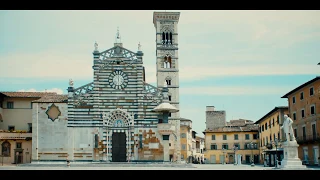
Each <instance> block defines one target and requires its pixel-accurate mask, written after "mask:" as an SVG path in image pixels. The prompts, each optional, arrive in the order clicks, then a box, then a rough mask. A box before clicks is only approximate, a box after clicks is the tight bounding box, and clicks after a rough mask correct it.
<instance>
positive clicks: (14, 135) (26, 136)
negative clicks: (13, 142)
mask: <svg viewBox="0 0 320 180" xmlns="http://www.w3.org/2000/svg"><path fill="white" fill-rule="evenodd" d="M31 138H32V133H26V132H0V139H1V140H10V139H22V140H30V139H31Z"/></svg>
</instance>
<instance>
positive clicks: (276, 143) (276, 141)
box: [274, 138, 278, 169]
mask: <svg viewBox="0 0 320 180" xmlns="http://www.w3.org/2000/svg"><path fill="white" fill-rule="evenodd" d="M274 145H275V146H276V166H275V168H276V169H278V138H274Z"/></svg>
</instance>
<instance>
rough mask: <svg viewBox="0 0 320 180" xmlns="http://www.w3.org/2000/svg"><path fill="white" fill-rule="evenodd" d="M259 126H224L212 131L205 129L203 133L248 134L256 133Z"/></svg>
mask: <svg viewBox="0 0 320 180" xmlns="http://www.w3.org/2000/svg"><path fill="white" fill-rule="evenodd" d="M258 130H259V126H258V125H255V124H247V125H245V126H224V127H219V128H214V129H206V130H205V131H204V132H249V131H258Z"/></svg>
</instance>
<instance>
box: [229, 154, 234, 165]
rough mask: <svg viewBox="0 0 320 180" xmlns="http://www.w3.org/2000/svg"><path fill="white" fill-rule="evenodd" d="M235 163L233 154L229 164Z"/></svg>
mask: <svg viewBox="0 0 320 180" xmlns="http://www.w3.org/2000/svg"><path fill="white" fill-rule="evenodd" d="M234 163H235V159H234V156H233V154H230V155H229V164H234Z"/></svg>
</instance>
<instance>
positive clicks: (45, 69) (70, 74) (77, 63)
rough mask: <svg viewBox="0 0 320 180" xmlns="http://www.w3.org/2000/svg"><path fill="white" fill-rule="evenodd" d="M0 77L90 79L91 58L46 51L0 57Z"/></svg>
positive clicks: (91, 72)
mask: <svg viewBox="0 0 320 180" xmlns="http://www.w3.org/2000/svg"><path fill="white" fill-rule="evenodd" d="M0 59H1V60H2V61H3V62H6V65H5V66H0V77H10V78H15V77H42V78H67V79H69V78H74V77H77V78H87V77H92V76H93V75H92V74H93V70H92V60H91V61H90V59H92V56H91V57H90V54H89V56H88V55H87V54H81V53H79V54H72V55H70V54H69V55H68V54H67V53H65V54H64V53H61V52H53V51H46V52H41V53H21V54H14V55H7V56H5V55H3V56H0Z"/></svg>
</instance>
